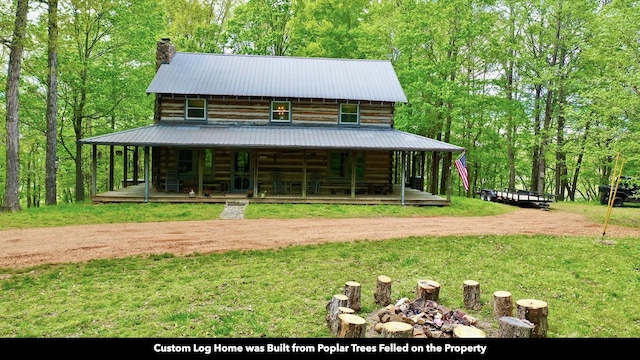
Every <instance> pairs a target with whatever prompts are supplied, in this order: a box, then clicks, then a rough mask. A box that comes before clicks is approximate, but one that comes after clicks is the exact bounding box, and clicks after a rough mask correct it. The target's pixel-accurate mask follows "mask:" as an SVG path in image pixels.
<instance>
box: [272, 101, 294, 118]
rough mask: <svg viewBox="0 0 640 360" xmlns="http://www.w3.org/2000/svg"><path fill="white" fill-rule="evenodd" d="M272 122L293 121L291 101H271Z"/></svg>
mask: <svg viewBox="0 0 640 360" xmlns="http://www.w3.org/2000/svg"><path fill="white" fill-rule="evenodd" d="M271 122H278V123H285V122H291V103H290V102H289V101H272V102H271Z"/></svg>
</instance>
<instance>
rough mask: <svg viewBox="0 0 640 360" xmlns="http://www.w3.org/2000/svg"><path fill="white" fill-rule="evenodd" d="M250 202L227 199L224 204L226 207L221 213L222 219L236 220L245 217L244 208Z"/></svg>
mask: <svg viewBox="0 0 640 360" xmlns="http://www.w3.org/2000/svg"><path fill="white" fill-rule="evenodd" d="M248 204H249V202H248V201H242V200H233V201H227V202H226V203H225V204H224V209H223V210H222V213H220V219H222V220H236V219H244V209H245V208H246V207H247V205H248Z"/></svg>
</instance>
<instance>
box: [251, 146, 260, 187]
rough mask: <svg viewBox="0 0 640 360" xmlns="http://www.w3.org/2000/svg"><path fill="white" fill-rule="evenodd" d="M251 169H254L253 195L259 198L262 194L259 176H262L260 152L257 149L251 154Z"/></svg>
mask: <svg viewBox="0 0 640 360" xmlns="http://www.w3.org/2000/svg"><path fill="white" fill-rule="evenodd" d="M250 157H251V166H250V168H251V171H252V173H253V174H252V176H253V197H254V198H258V197H260V194H258V192H259V191H260V186H259V185H260V184H259V180H258V176H260V174H259V173H258V166H259V164H260V152H259V151H258V150H257V149H256V151H254V152H253V154H251V156H250Z"/></svg>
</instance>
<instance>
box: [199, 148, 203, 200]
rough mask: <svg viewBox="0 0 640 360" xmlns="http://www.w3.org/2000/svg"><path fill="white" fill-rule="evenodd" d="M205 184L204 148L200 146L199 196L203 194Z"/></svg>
mask: <svg viewBox="0 0 640 360" xmlns="http://www.w3.org/2000/svg"><path fill="white" fill-rule="evenodd" d="M203 186H204V148H198V196H199V197H200V196H202V187H203Z"/></svg>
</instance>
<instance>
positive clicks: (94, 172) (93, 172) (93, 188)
mask: <svg viewBox="0 0 640 360" xmlns="http://www.w3.org/2000/svg"><path fill="white" fill-rule="evenodd" d="M92 152H93V153H92V154H91V156H92V157H93V159H92V160H93V164H91V195H95V194H96V191H97V187H98V186H97V182H98V180H97V176H98V145H96V144H93V147H92Z"/></svg>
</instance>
